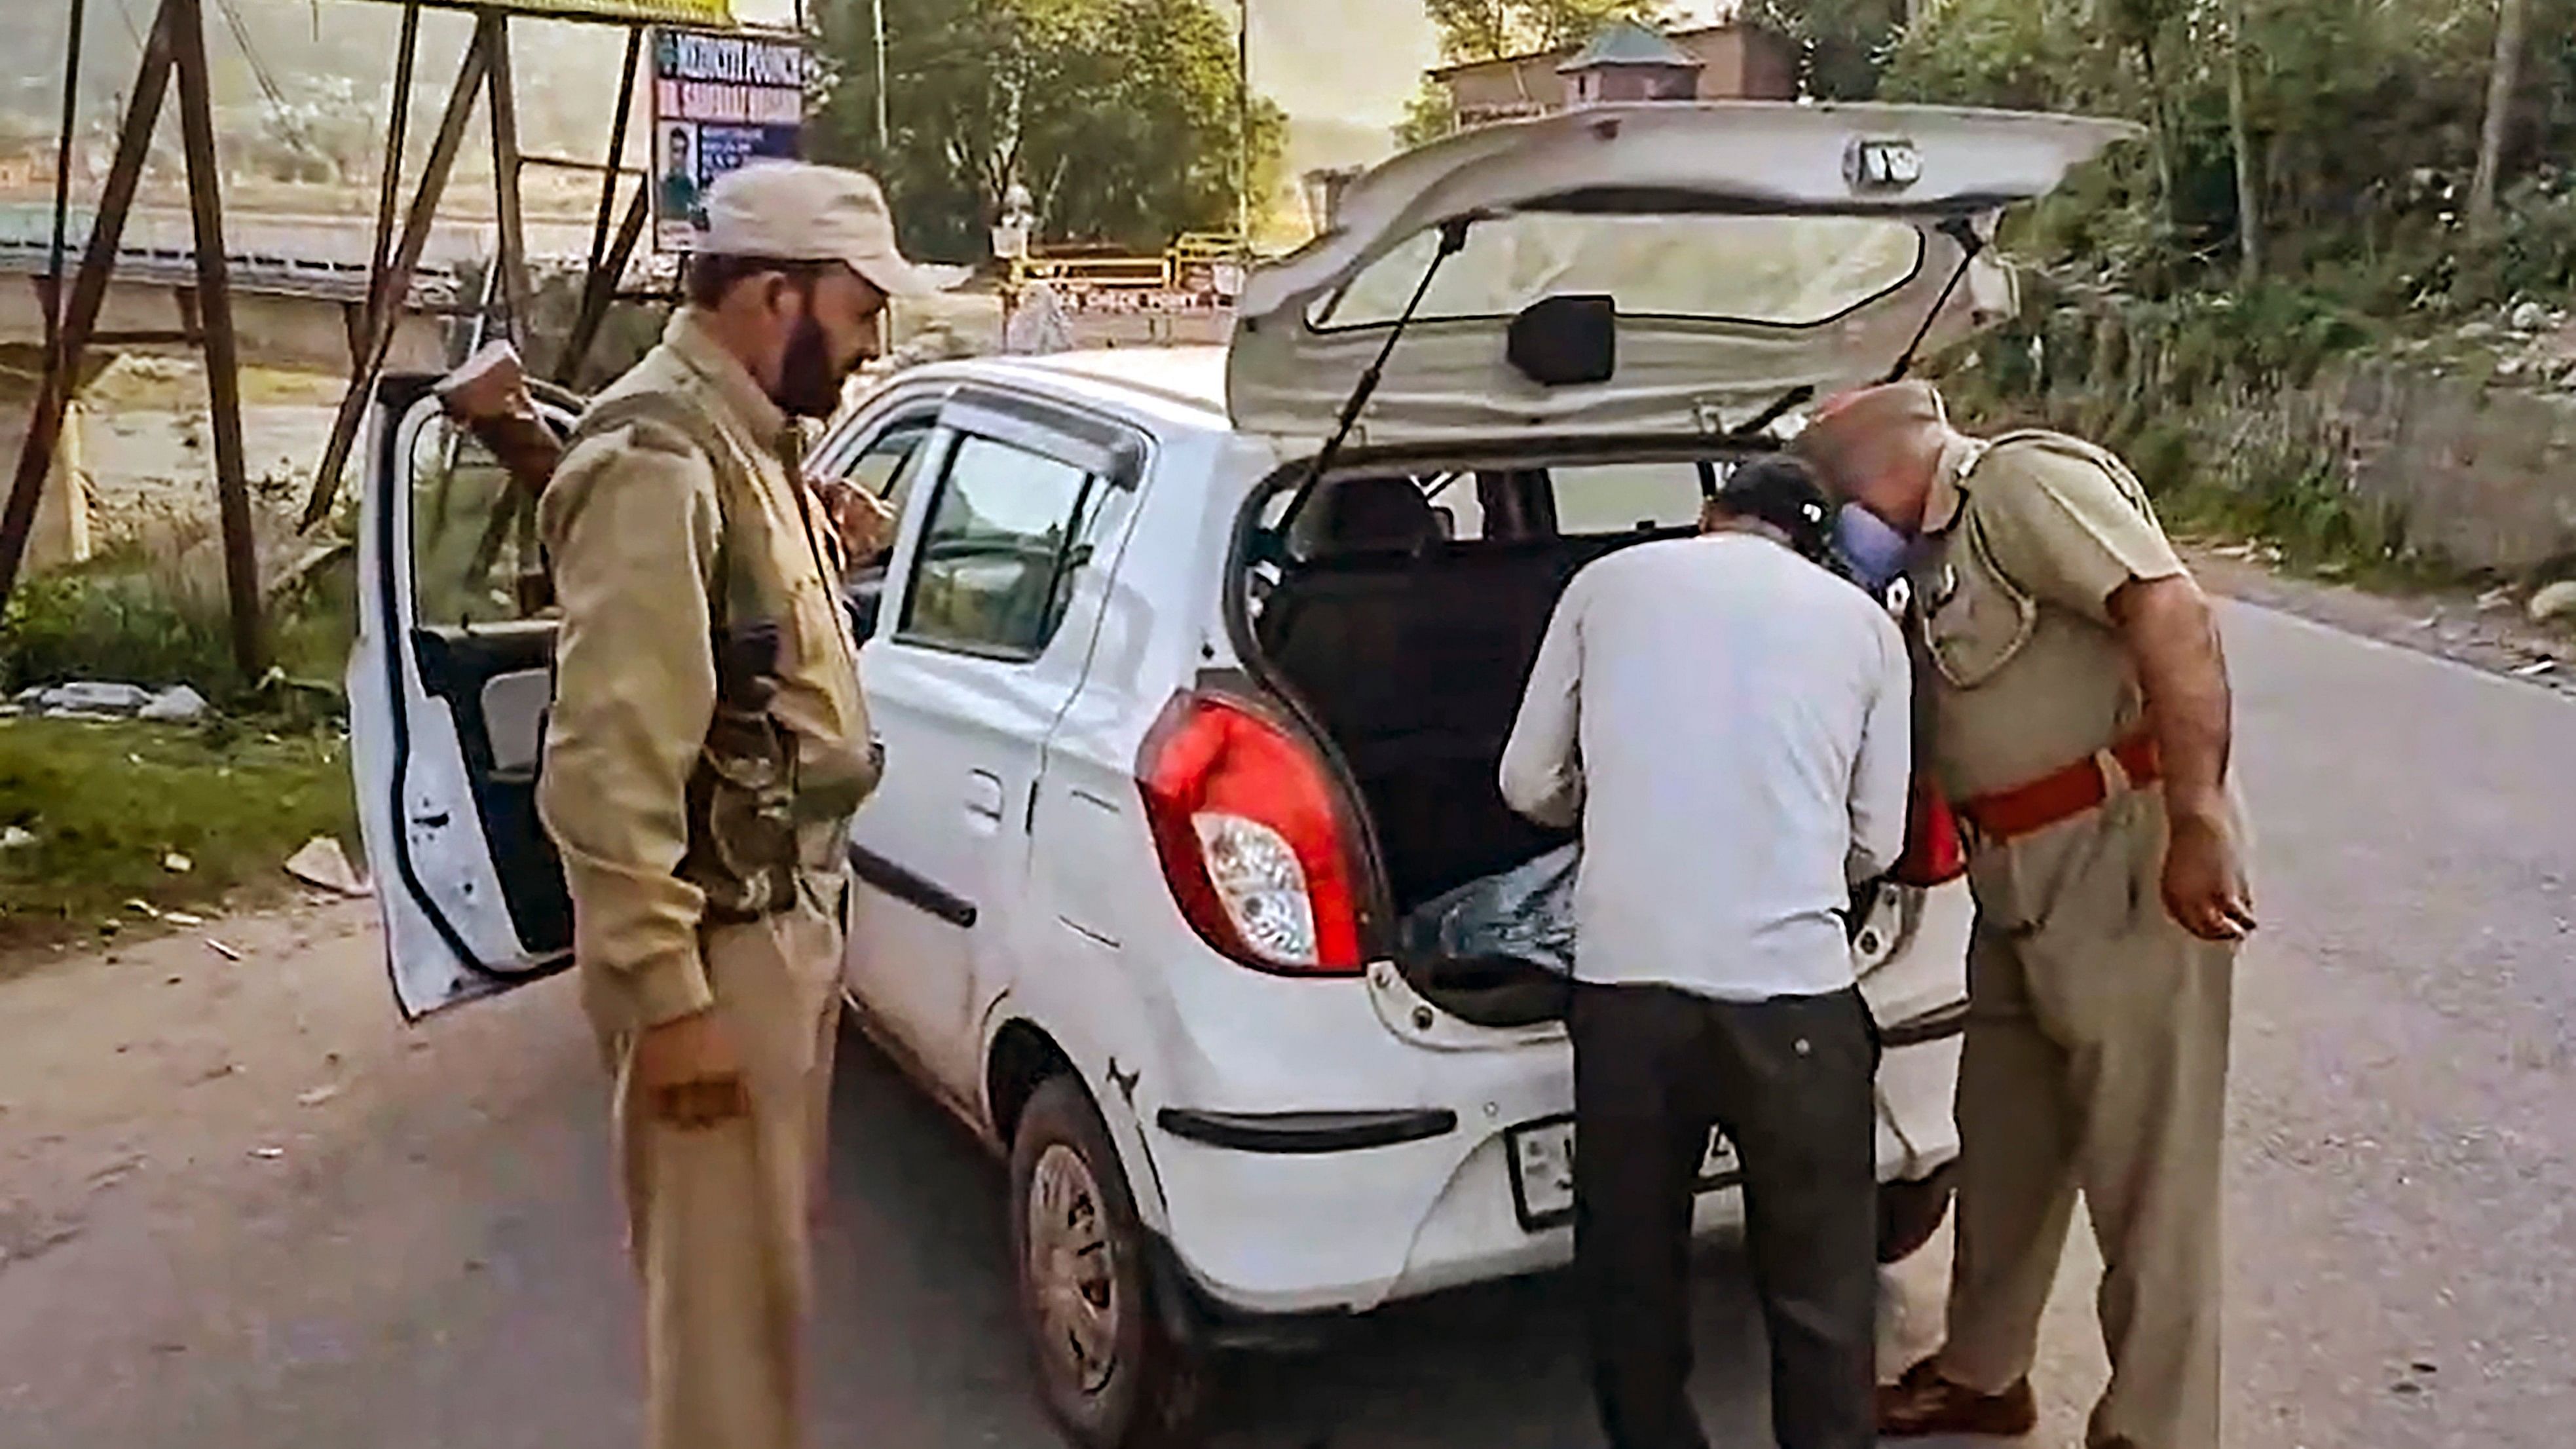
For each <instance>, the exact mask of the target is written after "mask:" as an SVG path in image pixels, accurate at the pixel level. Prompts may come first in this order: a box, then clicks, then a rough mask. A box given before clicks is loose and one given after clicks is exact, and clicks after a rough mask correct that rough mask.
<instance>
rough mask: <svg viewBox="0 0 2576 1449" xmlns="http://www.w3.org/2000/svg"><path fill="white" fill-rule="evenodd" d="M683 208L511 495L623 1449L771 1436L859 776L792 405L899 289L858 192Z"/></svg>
mask: <svg viewBox="0 0 2576 1449" xmlns="http://www.w3.org/2000/svg"><path fill="white" fill-rule="evenodd" d="M706 210H707V229H706V231H705V232H704V234H703V235H702V237H701V239H700V244H699V251H698V253H697V254H696V255H695V256H694V257H693V258H692V259H691V261H690V265H689V273H688V281H687V289H688V301H687V305H686V306H684V307H683V308H681V309H680V311H679V313H678V315H677V316H676V317H674V318H673V320H672V322H671V324H670V328H669V330H668V331H667V332H666V333H665V334H664V336H663V339H662V343H661V345H660V346H658V347H656V348H655V349H654V350H653V351H652V353H651V354H650V355H648V356H647V357H646V358H645V359H644V361H643V362H642V363H641V364H639V365H638V366H637V367H636V368H635V370H634V371H633V372H630V373H628V374H627V375H626V376H625V377H624V378H623V379H621V380H620V381H618V382H617V383H616V384H615V385H614V386H613V387H611V388H610V389H609V390H608V391H607V392H605V393H603V394H602V395H601V396H600V398H599V400H598V401H597V402H596V403H594V404H593V406H592V408H591V410H590V412H589V413H588V414H587V415H586V416H585V417H584V420H583V422H582V424H581V426H580V427H579V428H577V429H576V430H575V433H574V436H573V438H572V440H571V442H570V445H569V447H568V448H567V451H566V452H565V454H564V457H563V461H562V463H561V465H560V466H559V467H558V469H557V470H556V472H555V474H554V477H553V481H552V482H551V483H550V484H549V485H548V486H547V488H546V491H545V494H544V497H543V500H542V502H541V504H540V506H539V521H540V528H541V531H542V534H543V537H544V540H545V543H546V547H547V550H548V553H549V555H550V557H551V559H552V561H553V566H554V573H555V585H556V593H557V597H558V599H559V601H560V603H561V605H562V610H563V621H562V633H561V639H560V643H559V646H558V651H557V656H556V690H555V702H554V712H553V716H552V721H551V723H550V725H549V727H548V730H547V737H546V752H545V770H544V778H543V783H542V785H541V788H540V794H539V806H540V809H541V811H542V813H543V816H544V819H545V823H546V826H547V829H548V830H549V832H550V833H551V834H552V835H553V837H554V839H555V841H556V843H557V845H558V846H559V847H560V849H561V851H562V854H563V860H564V869H565V874H566V876H567V878H568V879H569V881H570V884H571V888H572V899H573V916H574V926H575V945H574V954H575V957H576V959H577V962H578V965H579V970H580V976H581V983H582V990H583V999H584V1004H585V1006H586V1008H587V1010H588V1012H589V1014H590V1018H591V1021H592V1023H593V1025H594V1026H595V1027H596V1028H597V1030H598V1033H599V1035H600V1039H601V1042H602V1045H603V1048H604V1049H605V1051H606V1052H607V1053H608V1056H609V1060H610V1062H611V1064H612V1066H613V1069H614V1071H615V1074H616V1091H615V1098H614V1100H615V1118H616V1127H617V1133H618V1144H619V1153H620V1159H621V1167H622V1169H623V1173H624V1177H625V1188H626V1195H627V1205H628V1214H629V1233H630V1245H631V1247H632V1250H633V1254H634V1259H635V1264H636V1268H637V1270H638V1272H639V1274H640V1275H641V1277H642V1279H643V1285H644V1300H645V1346H646V1354H647V1366H646V1367H647V1382H648V1384H649V1388H648V1395H649V1399H650V1402H649V1406H648V1412H647V1419H648V1426H649V1427H648V1441H649V1442H650V1444H652V1445H653V1446H656V1449H787V1446H791V1445H794V1444H796V1443H797V1442H798V1440H799V1437H800V1435H799V1421H800V1408H799V1402H798V1399H799V1394H798V1379H799V1372H798V1357H799V1352H800V1339H801V1336H802V1323H803V1319H804V1312H805V1306H806V1298H807V1271H808V1244H807V1223H808V1215H809V1210H810V1206H811V1201H812V1199H811V1191H812V1189H813V1187H814V1185H815V1183H816V1182H817V1181H818V1179H819V1173H820V1168H821V1156H822V1152H823V1126H824V1118H825V1115H826V1112H827V1110H828V1101H829V1090H830V1074H831V1060H832V1043H833V1038H834V1026H835V1021H836V1012H835V1010H834V1007H835V1002H836V993H837V990H838V981H839V968H840V957H841V924H842V911H843V908H844V906H845V904H846V886H845V881H844V876H843V869H844V855H845V851H846V840H847V835H848V826H849V819H850V816H851V815H852V813H853V812H855V811H856V810H857V808H858V806H859V803H860V801H861V800H862V799H863V798H864V797H865V796H866V795H867V793H868V792H869V790H870V789H872V788H873V787H874V785H875V783H876V779H877V773H878V763H877V761H876V759H875V757H874V751H873V746H872V745H871V743H870V736H869V731H868V720H867V710H866V707H865V705H864V703H863V702H862V700H861V698H860V693H859V676H858V654H857V644H856V641H855V640H854V639H853V638H852V637H851V632H850V624H849V617H848V615H847V613H846V612H845V610H844V609H843V607H842V604H841V602H840V600H841V580H840V570H839V566H838V564H837V562H836V559H837V558H838V556H839V554H840V551H841V550H842V549H843V548H844V547H845V546H847V545H851V544H855V545H856V546H858V547H860V548H867V547H870V546H872V545H873V543H874V542H875V540H872V539H869V538H866V537H864V536H862V537H857V538H850V537H845V536H844V535H845V530H846V532H847V533H851V534H861V535H864V534H865V533H866V532H867V531H868V529H869V526H870V525H871V524H872V523H873V522H875V520H872V519H867V518H865V517H862V516H861V512H863V511H854V512H851V513H850V514H849V516H848V517H846V518H844V517H842V516H840V510H838V509H836V508H835V507H834V506H833V503H832V502H831V501H828V500H827V499H826V498H825V497H823V496H821V495H820V494H819V493H818V492H817V490H815V489H814V488H812V487H810V486H809V485H808V484H807V483H806V482H805V481H804V479H803V477H802V475H801V469H800V468H799V466H798V464H799V460H800V458H801V453H802V448H801V444H802V440H803V434H802V433H801V431H799V428H798V424H797V419H799V418H820V417H828V416H829V415H830V414H831V413H832V411H833V410H834V409H835V407H836V406H837V404H838V401H839V397H840V391H841V384H842V382H843V380H844V379H845V378H846V377H847V376H848V375H849V373H850V371H851V369H852V368H854V367H855V366H857V365H858V363H859V362H861V361H862V360H863V359H865V358H867V357H870V356H873V355H875V354H876V353H877V351H878V350H879V336H880V325H881V314H882V312H883V310H884V308H885V304H886V299H887V297H888V296H889V295H890V294H898V295H899V294H905V293H912V292H917V291H920V290H922V288H921V286H920V283H919V281H918V278H917V276H916V274H915V273H914V271H913V269H912V268H911V267H910V266H909V265H907V264H906V263H905V261H904V260H903V258H902V256H901V255H900V254H899V253H898V252H897V250H896V247H895V241H894V231H893V226H892V223H891V221H890V219H889V217H888V215H887V211H886V206H885V201H884V198H883V196H882V195H881V194H880V193H879V191H878V189H877V187H876V184H875V183H874V182H872V181H870V180H869V179H868V178H866V177H864V176H860V175H857V174H854V173H851V172H846V171H838V170H833V169H829V168H825V167H818V166H806V165H799V164H793V163H762V164H756V165H754V166H751V167H748V168H746V169H743V170H740V171H736V172H733V173H731V174H729V175H727V176H726V177H724V178H723V179H722V180H720V181H719V182H717V184H716V185H715V186H714V187H712V188H711V189H710V191H709V194H708V196H707V198H706ZM836 523H841V524H843V525H844V527H842V528H836V527H835V524H836Z"/></svg>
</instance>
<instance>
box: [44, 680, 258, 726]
mask: <svg viewBox="0 0 2576 1449" xmlns="http://www.w3.org/2000/svg"><path fill="white" fill-rule="evenodd" d="M213 708H214V706H212V705H210V704H208V703H207V702H206V697H205V696H204V695H202V694H199V693H198V692H197V691H196V690H195V689H194V688H192V687H190V686H188V685H185V684H179V685H173V686H171V687H170V688H168V689H163V690H153V689H147V688H145V687H144V686H142V685H140V684H122V683H117V682H114V681H109V680H97V679H83V680H75V681H73V682H71V683H68V684H42V685H38V686H36V687H35V688H33V689H22V690H20V691H19V692H18V693H17V694H16V695H15V696H13V697H12V698H11V699H10V700H9V702H8V708H7V710H6V713H7V714H9V715H12V716H16V715H30V714H32V715H37V716H40V717H42V718H45V719H69V720H90V721H93V722H107V721H114V720H127V719H141V720H152V721H156V722H161V723H174V724H185V723H189V722H192V721H195V720H200V719H203V718H205V717H206V715H207V714H209V713H210V712H212V710H213Z"/></svg>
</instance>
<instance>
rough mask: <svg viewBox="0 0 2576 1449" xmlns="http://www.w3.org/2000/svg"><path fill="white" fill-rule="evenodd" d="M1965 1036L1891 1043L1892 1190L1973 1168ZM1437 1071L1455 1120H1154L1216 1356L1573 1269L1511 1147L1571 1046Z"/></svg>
mask: <svg viewBox="0 0 2576 1449" xmlns="http://www.w3.org/2000/svg"><path fill="white" fill-rule="evenodd" d="M1963 1024H1964V1019H1963V1018H1954V1019H1952V1020H1947V1021H1941V1022H1934V1021H1931V1020H1929V1019H1927V1020H1926V1021H1924V1022H1923V1023H1922V1024H1921V1025H1920V1026H1917V1025H1916V1024H1914V1023H1906V1024H1904V1025H1901V1026H1899V1027H1897V1028H1895V1029H1892V1030H1891V1031H1890V1032H1889V1033H1888V1037H1889V1040H1890V1043H1891V1045H1890V1046H1889V1049H1888V1051H1887V1053H1886V1056H1885V1058H1884V1060H1883V1061H1882V1063H1881V1065H1880V1069H1879V1077H1878V1088H1879V1091H1878V1096H1879V1109H1878V1127H1877V1139H1878V1140H1877V1158H1878V1173H1879V1179H1880V1181H1882V1182H1887V1181H1897V1180H1907V1181H1911V1180H1916V1179H1921V1178H1925V1177H1929V1176H1931V1175H1932V1174H1933V1173H1935V1172H1937V1171H1938V1170H1940V1168H1941V1167H1942V1166H1944V1165H1945V1164H1947V1163H1949V1162H1950V1161H1952V1160H1953V1159H1955V1158H1956V1157H1957V1156H1958V1150H1959V1141H1958V1133H1957V1129H1956V1127H1955V1125H1954V1124H1953V1122H1952V1120H1951V1102H1952V1096H1953V1092H1954V1090H1955V1084H1956V1081H1957V1076H1958V1060H1959V1046H1960V1042H1959V1031H1960V1029H1961V1026H1962V1025H1963ZM1426 1065H1427V1066H1430V1067H1433V1068H1441V1069H1445V1070H1431V1071H1426V1072H1425V1074H1424V1075H1425V1077H1426V1078H1447V1077H1456V1078H1459V1079H1460V1080H1457V1081H1455V1082H1452V1083H1450V1085H1451V1086H1453V1087H1460V1088H1466V1090H1463V1091H1453V1092H1451V1093H1448V1094H1443V1095H1446V1096H1447V1097H1448V1099H1449V1100H1448V1104H1447V1105H1444V1106H1439V1107H1432V1108H1414V1109H1403V1110H1401V1111H1395V1110H1390V1111H1385V1112H1366V1113H1331V1114H1298V1115H1297V1116H1296V1117H1293V1118H1291V1117H1248V1116H1227V1115H1226V1114H1216V1113H1203V1112H1190V1111H1186V1110H1181V1109H1172V1108H1165V1109H1163V1110H1161V1111H1159V1112H1157V1113H1155V1114H1154V1118H1153V1127H1152V1129H1150V1130H1149V1132H1148V1137H1149V1139H1150V1152H1151V1154H1152V1156H1153V1158H1154V1163H1155V1166H1154V1170H1155V1173H1156V1176H1157V1178H1158V1180H1159V1182H1160V1184H1161V1186H1162V1189H1163V1192H1164V1194H1165V1196H1166V1201H1167V1203H1168V1207H1169V1221H1170V1225H1171V1233H1170V1238H1169V1240H1168V1242H1167V1243H1165V1244H1164V1249H1165V1253H1166V1256H1167V1259H1168V1261H1167V1262H1165V1263H1164V1264H1163V1265H1162V1268H1161V1271H1162V1272H1163V1273H1164V1274H1165V1275H1166V1277H1167V1279H1168V1281H1167V1283H1166V1287H1167V1289H1169V1290H1170V1291H1168V1292H1167V1293H1166V1294H1165V1296H1166V1298H1167V1299H1172V1300H1174V1301H1176V1302H1178V1303H1181V1304H1183V1305H1185V1307H1186V1311H1187V1312H1188V1313H1189V1314H1190V1315H1192V1317H1193V1318H1194V1320H1195V1322H1194V1324H1193V1327H1194V1328H1195V1329H1196V1331H1197V1332H1199V1333H1200V1334H1201V1335H1202V1336H1205V1337H1209V1338H1212V1339H1213V1340H1214V1341H1216V1342H1219V1343H1266V1342H1274V1341H1280V1340H1285V1341H1290V1342H1297V1341H1303V1340H1304V1339H1306V1338H1308V1337H1311V1335H1312V1334H1313V1333H1314V1332H1315V1331H1317V1330H1318V1329H1319V1328H1323V1327H1328V1326H1329V1325H1330V1324H1331V1323H1332V1322H1334V1321H1336V1320H1338V1319H1341V1318H1346V1317H1348V1316H1349V1315H1351V1314H1354V1313H1360V1312H1366V1311H1369V1310H1371V1309H1374V1308H1376V1307H1378V1306H1380V1305H1382V1304H1384V1303H1387V1302H1390V1301H1393V1300H1396V1299H1402V1298H1410V1297H1416V1296H1419V1295H1422V1294H1427V1293H1433V1292H1438V1291H1440V1290H1443V1289H1447V1288H1454V1287H1459V1286H1463V1285H1466V1284H1470V1283H1477V1282H1484V1281H1487V1280H1491V1279H1495V1278H1505V1277H1512V1276H1516V1275H1520V1274H1526V1273H1536V1272H1543V1271H1547V1270H1550V1269H1553V1268H1557V1267H1561V1266H1563V1265H1564V1264H1566V1263H1567V1262H1569V1261H1571V1259H1572V1257H1573V1251H1574V1235H1573V1232H1572V1230H1571V1228H1570V1227H1569V1226H1566V1225H1565V1224H1564V1223H1563V1222H1562V1221H1551V1222H1548V1223H1546V1224H1543V1225H1541V1226H1537V1227H1531V1226H1528V1225H1526V1224H1525V1222H1524V1220H1523V1218H1522V1215H1521V1212H1520V1210H1519V1207H1518V1206H1517V1204H1516V1199H1515V1194H1514V1184H1513V1181H1512V1170H1511V1159H1510V1149H1509V1147H1508V1146H1507V1142H1506V1138H1507V1136H1508V1134H1509V1133H1510V1132H1511V1131H1512V1130H1513V1129H1515V1128H1519V1127H1523V1126H1527V1125H1529V1124H1531V1123H1535V1122H1540V1121H1544V1120H1547V1119H1549V1118H1551V1117H1562V1116H1563V1115H1564V1114H1565V1112H1566V1111H1567V1109H1568V1107H1569V1106H1570V1104H1571V1103H1572V1100H1573V1060H1572V1052H1571V1049H1570V1048H1567V1047H1565V1046H1564V1045H1563V1044H1562V1043H1561V1042H1560V1043H1557V1044H1555V1046H1554V1048H1553V1049H1552V1050H1549V1049H1542V1048H1528V1049H1523V1050H1517V1051H1512V1052H1508V1053H1499V1054H1491V1055H1487V1056H1485V1057H1483V1058H1482V1059H1481V1060H1479V1059H1476V1058H1472V1057H1456V1056H1451V1057H1435V1058H1433V1059H1432V1060H1431V1061H1430V1062H1428V1063H1426ZM1424 1085H1425V1086H1429V1085H1431V1083H1430V1082H1429V1081H1427V1080H1426V1082H1425V1083H1424ZM1435 1128H1437V1129H1439V1130H1434V1129H1435ZM1328 1143H1330V1144H1331V1145H1327V1144H1328ZM1343 1144H1349V1145H1343ZM1742 1221H1743V1202H1742V1198H1741V1194H1740V1193H1738V1192H1737V1191H1736V1190H1735V1189H1734V1188H1733V1187H1731V1186H1729V1187H1721V1188H1718V1189H1716V1190H1713V1191H1710V1192H1707V1193H1704V1194H1703V1195H1702V1196H1701V1198H1700V1200H1699V1206H1698V1211H1697V1213H1696V1216H1695V1218H1694V1227H1695V1229H1696V1231H1698V1232H1699V1233H1701V1234H1702V1235H1722V1234H1726V1233H1730V1232H1732V1231H1734V1230H1736V1229H1737V1228H1738V1227H1740V1225H1741V1223H1742Z"/></svg>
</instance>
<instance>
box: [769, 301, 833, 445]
mask: <svg viewBox="0 0 2576 1449" xmlns="http://www.w3.org/2000/svg"><path fill="white" fill-rule="evenodd" d="M849 375H850V370H849V369H848V368H845V367H842V366H841V365H839V364H838V363H836V362H834V361H833V360H832V344H831V343H830V341H829V340H827V339H826V338H825V337H824V336H823V329H822V327H821V326H820V325H819V324H817V323H816V322H815V321H814V318H813V315H812V314H811V313H808V314H807V315H805V316H803V317H800V318H798V319H797V322H796V331H795V333H794V334H793V335H791V336H790V337H789V338H788V339H787V354H786V356H785V357H783V358H781V359H780V360H779V367H778V386H777V387H776V388H774V389H772V390H771V391H770V394H769V400H770V401H771V402H774V403H776V404H778V406H779V407H780V409H781V410H783V411H784V412H786V414H787V415H788V416H789V417H797V418H816V419H821V420H826V421H828V420H829V419H830V418H831V416H832V414H834V413H836V412H839V411H840V410H841V384H842V383H843V382H845V381H847V380H848V379H849Z"/></svg>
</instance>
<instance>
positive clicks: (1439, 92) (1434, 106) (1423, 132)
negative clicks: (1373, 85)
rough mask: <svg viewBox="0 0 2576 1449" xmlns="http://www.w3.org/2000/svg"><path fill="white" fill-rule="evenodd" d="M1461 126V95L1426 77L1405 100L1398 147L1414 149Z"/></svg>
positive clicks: (1396, 140)
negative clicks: (1459, 112) (1456, 95)
mask: <svg viewBox="0 0 2576 1449" xmlns="http://www.w3.org/2000/svg"><path fill="white" fill-rule="evenodd" d="M1457 129H1458V100H1457V97H1455V96H1453V95H1451V94H1450V93H1449V88H1448V87H1447V86H1444V85H1442V84H1441V83H1440V82H1438V81H1436V80H1432V79H1429V78H1428V77H1426V78H1424V80H1423V82H1422V86H1421V88H1420V89H1418V90H1416V91H1415V92H1414V93H1413V96H1412V98H1411V99H1409V100H1407V101H1406V102H1405V103H1404V119H1403V120H1402V121H1400V122H1398V123H1396V127H1395V144H1396V146H1397V147H1398V149H1401V150H1407V151H1410V150H1412V149H1413V148H1414V147H1416V146H1428V145H1430V144H1431V143H1432V142H1434V141H1437V140H1439V139H1440V138H1441V137H1443V136H1446V135H1448V134H1449V133H1450V132H1452V131H1455V130H1457Z"/></svg>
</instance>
